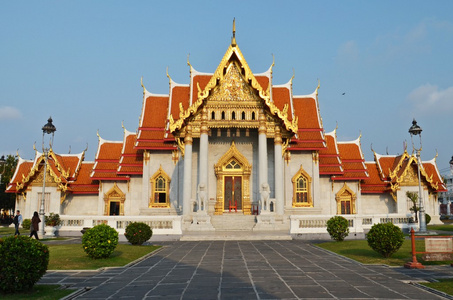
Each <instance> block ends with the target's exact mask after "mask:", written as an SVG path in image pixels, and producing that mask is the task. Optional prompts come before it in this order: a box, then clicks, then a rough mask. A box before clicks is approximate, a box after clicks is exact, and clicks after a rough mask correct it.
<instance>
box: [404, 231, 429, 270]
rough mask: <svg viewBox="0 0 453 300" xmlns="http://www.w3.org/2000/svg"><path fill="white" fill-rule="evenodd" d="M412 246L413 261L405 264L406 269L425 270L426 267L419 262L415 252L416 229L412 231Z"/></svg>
mask: <svg viewBox="0 0 453 300" xmlns="http://www.w3.org/2000/svg"><path fill="white" fill-rule="evenodd" d="M411 245H412V261H411V262H407V263H405V264H404V267H405V268H406V269H424V268H425V267H424V266H423V265H422V264H421V263H419V262H418V261H417V256H416V253H417V252H416V251H415V231H414V228H412V229H411Z"/></svg>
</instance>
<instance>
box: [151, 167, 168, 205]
mask: <svg viewBox="0 0 453 300" xmlns="http://www.w3.org/2000/svg"><path fill="white" fill-rule="evenodd" d="M150 181H151V190H152V192H151V198H150V203H149V207H169V206H170V177H169V176H168V175H167V173H165V171H164V170H163V169H162V166H160V168H159V170H157V172H156V173H154V175H153V177H151V180H150Z"/></svg>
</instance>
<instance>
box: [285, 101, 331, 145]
mask: <svg viewBox="0 0 453 300" xmlns="http://www.w3.org/2000/svg"><path fill="white" fill-rule="evenodd" d="M293 106H294V114H295V115H296V116H297V117H298V128H299V129H298V133H297V138H293V139H291V140H292V142H291V144H290V146H289V147H288V149H289V150H320V149H323V148H325V147H326V143H325V138H324V129H323V128H322V124H321V118H320V116H319V110H318V104H317V100H316V99H315V98H314V97H313V96H293Z"/></svg>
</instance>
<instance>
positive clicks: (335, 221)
mask: <svg viewBox="0 0 453 300" xmlns="http://www.w3.org/2000/svg"><path fill="white" fill-rule="evenodd" d="M327 232H328V233H329V234H330V237H331V238H332V239H334V240H336V241H337V242H341V241H343V240H344V239H345V237H347V236H348V234H349V222H348V220H346V218H344V217H342V216H335V217H332V218H330V219H329V220H328V221H327Z"/></svg>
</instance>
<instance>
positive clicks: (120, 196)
mask: <svg viewBox="0 0 453 300" xmlns="http://www.w3.org/2000/svg"><path fill="white" fill-rule="evenodd" d="M125 200H126V195H125V194H124V193H123V192H122V191H121V189H120V188H119V187H118V186H117V185H116V182H115V183H114V184H113V187H112V188H111V189H110V190H109V191H108V192H107V193H105V194H104V203H105V206H104V215H105V216H109V215H110V202H119V203H120V216H124V201H125Z"/></svg>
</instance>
